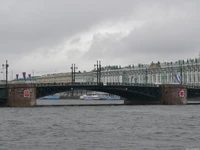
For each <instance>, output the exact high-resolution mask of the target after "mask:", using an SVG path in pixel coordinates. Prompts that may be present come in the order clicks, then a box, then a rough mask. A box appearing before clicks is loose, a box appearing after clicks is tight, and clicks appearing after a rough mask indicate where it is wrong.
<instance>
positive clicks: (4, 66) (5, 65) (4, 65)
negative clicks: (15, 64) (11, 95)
mask: <svg viewBox="0 0 200 150" xmlns="http://www.w3.org/2000/svg"><path fill="white" fill-rule="evenodd" d="M2 67H3V69H4V68H6V87H7V86H8V67H9V65H8V61H7V60H6V64H2Z"/></svg>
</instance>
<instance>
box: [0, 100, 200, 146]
mask: <svg viewBox="0 0 200 150" xmlns="http://www.w3.org/2000/svg"><path fill="white" fill-rule="evenodd" d="M37 103H38V105H40V106H41V105H45V106H47V105H48V107H45V106H44V107H43V106H42V107H34V108H31V107H30V108H29V107H27V108H0V114H1V115H0V150H7V149H9V150H11V149H15V150H66V149H67V150H199V149H200V105H184V106H183V105H182V106H181V105H173V106H167V105H166V106H164V105H135V106H126V105H110V106H107V105H105V106H103V105H99V106H98V105H97V106H89V105H88V104H108V103H111V104H122V103H123V101H109V102H107V101H104V102H102V101H101V102H99V101H81V100H63V101H62V100H61V101H41V100H38V101H37ZM71 104H76V105H77V106H72V105H71ZM83 104H86V105H85V106H83ZM50 105H56V106H50ZM62 105H70V106H62ZM80 105H81V106H80Z"/></svg>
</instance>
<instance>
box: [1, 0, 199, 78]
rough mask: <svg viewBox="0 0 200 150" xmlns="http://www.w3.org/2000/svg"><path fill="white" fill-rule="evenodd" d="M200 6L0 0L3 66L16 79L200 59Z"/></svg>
mask: <svg viewBox="0 0 200 150" xmlns="http://www.w3.org/2000/svg"><path fill="white" fill-rule="evenodd" d="M199 8H200V0H191V1H190V0H162V1H161V0H123V1H122V0H0V63H1V64H3V63H5V61H6V59H7V60H8V61H9V73H10V74H11V72H13V74H14V76H15V74H16V73H18V74H20V75H21V73H22V72H27V74H28V73H33V70H34V74H35V75H37V74H46V73H54V72H57V73H58V72H68V71H70V67H71V64H72V63H75V64H76V65H77V66H78V70H80V71H83V70H87V71H89V70H92V69H93V68H94V64H95V63H96V61H97V60H101V62H102V65H103V66H106V65H122V66H125V65H129V64H135V65H137V64H138V63H145V64H146V63H147V64H149V63H151V62H152V61H154V62H157V61H160V62H163V61H169V62H171V61H176V60H180V59H187V58H197V57H198V55H199V52H200V29H199V28H200V9H199ZM1 70H2V69H1ZM1 78H2V75H0V79H1Z"/></svg>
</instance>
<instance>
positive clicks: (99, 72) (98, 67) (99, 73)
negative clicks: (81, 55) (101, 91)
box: [94, 60, 101, 85]
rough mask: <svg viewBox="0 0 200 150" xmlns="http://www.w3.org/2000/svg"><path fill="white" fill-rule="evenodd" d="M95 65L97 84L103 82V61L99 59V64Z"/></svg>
mask: <svg viewBox="0 0 200 150" xmlns="http://www.w3.org/2000/svg"><path fill="white" fill-rule="evenodd" d="M94 67H97V85H98V84H99V83H101V61H98V60H97V64H94Z"/></svg>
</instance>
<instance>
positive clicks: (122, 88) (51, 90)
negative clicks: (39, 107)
mask: <svg viewBox="0 0 200 150" xmlns="http://www.w3.org/2000/svg"><path fill="white" fill-rule="evenodd" d="M71 90H91V91H100V92H106V93H110V94H114V95H118V96H121V97H123V98H125V99H129V100H135V99H137V100H147V99H148V100H159V99H160V96H161V90H160V87H159V86H158V85H155V84H116V83H115V84H111V83H110V84H107V85H103V84H100V85H97V84H95V83H76V84H64V83H59V84H58V83H57V84H56V83H55V84H36V98H40V97H43V96H47V95H52V94H56V93H60V92H65V91H71Z"/></svg>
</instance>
